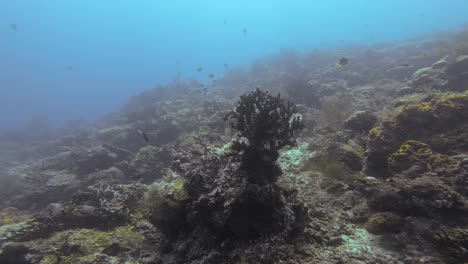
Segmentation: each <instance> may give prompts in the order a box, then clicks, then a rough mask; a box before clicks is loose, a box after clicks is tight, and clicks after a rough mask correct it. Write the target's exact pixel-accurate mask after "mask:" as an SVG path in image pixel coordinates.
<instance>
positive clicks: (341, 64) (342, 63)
mask: <svg viewBox="0 0 468 264" xmlns="http://www.w3.org/2000/svg"><path fill="white" fill-rule="evenodd" d="M348 62H349V59H348V58H341V59H340V60H339V61H338V62H337V63H336V67H339V68H341V67H343V66H345V65H346V64H348Z"/></svg>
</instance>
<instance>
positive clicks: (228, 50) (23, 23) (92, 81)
mask: <svg viewBox="0 0 468 264" xmlns="http://www.w3.org/2000/svg"><path fill="white" fill-rule="evenodd" d="M467 10H468V1H466V0H432V1H431V0H392V1H390V0H380V1H377V0H369V1H364V0H361V1H351V0H334V1H333V0H323V1H321V0H305V1H294V0H290V1H275V0H235V1H223V0H212V1H209V0H204V1H203V0H198V1H195V0H170V1H169V0H168V1H162V0H55V1H54V0H0V130H6V129H13V128H15V127H18V126H20V125H21V124H22V123H24V122H25V121H28V120H31V119H35V118H41V119H47V120H48V121H49V122H50V123H51V124H60V123H62V122H63V121H65V120H67V119H72V118H86V119H89V120H95V119H97V118H100V117H101V116H102V115H103V114H105V113H108V112H111V111H115V110H117V109H118V107H120V106H121V105H122V104H124V103H125V101H126V100H127V99H128V97H129V96H130V95H133V94H136V93H138V92H139V91H142V90H146V89H150V88H152V87H153V86H154V85H156V84H159V83H165V82H168V81H170V80H172V79H174V78H175V77H176V76H178V75H180V76H181V78H183V79H203V78H206V75H207V74H208V73H214V74H215V75H217V76H220V75H222V74H223V71H224V64H225V63H226V64H228V65H229V67H234V66H236V67H237V66H243V67H247V66H248V65H249V64H250V63H251V62H252V61H253V60H255V59H256V58H259V57H262V56H264V55H267V54H271V53H275V52H278V51H279V50H281V49H284V48H293V49H296V50H298V51H307V50H309V49H313V48H327V47H333V46H337V45H347V44H363V45H368V44H372V43H378V42H385V41H396V40H400V39H406V38H411V37H416V36H418V35H422V34H427V33H431V32H437V31H445V30H452V29H454V28H456V27H457V26H459V25H461V24H463V23H465V22H467V20H468V17H467V16H466V11H467ZM12 23H15V24H16V25H17V29H16V31H15V30H13V29H12V27H11V26H10V24H12ZM244 29H245V30H246V34H244V32H243V31H244ZM200 66H201V67H203V68H204V71H203V73H202V74H200V73H197V72H196V70H195V69H196V68H197V67H200Z"/></svg>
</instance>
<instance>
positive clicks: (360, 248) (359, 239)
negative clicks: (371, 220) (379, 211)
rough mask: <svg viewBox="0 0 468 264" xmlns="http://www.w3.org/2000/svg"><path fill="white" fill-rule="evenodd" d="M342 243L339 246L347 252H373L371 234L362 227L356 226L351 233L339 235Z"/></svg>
mask: <svg viewBox="0 0 468 264" xmlns="http://www.w3.org/2000/svg"><path fill="white" fill-rule="evenodd" d="M341 239H343V241H344V243H343V244H342V245H341V246H340V247H342V248H343V250H344V251H345V252H347V253H352V254H365V253H371V252H373V250H372V247H371V246H370V245H371V235H370V234H369V233H368V232H367V231H366V230H365V229H362V228H356V230H355V232H354V233H353V234H351V235H341Z"/></svg>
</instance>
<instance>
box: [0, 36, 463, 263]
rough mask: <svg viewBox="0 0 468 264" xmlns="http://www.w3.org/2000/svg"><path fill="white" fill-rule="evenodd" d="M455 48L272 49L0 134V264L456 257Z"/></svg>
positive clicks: (459, 197)
mask: <svg viewBox="0 0 468 264" xmlns="http://www.w3.org/2000/svg"><path fill="white" fill-rule="evenodd" d="M466 37H467V33H466V31H465V32H461V33H454V34H452V33H450V34H444V35H440V36H433V37H431V38H426V37H424V38H419V39H413V40H408V41H404V42H400V43H388V44H379V45H369V46H366V47H358V46H355V47H348V48H346V49H343V48H333V49H327V50H315V51H311V52H306V53H303V54H301V53H297V52H295V51H291V50H286V51H282V52H280V53H279V54H277V55H272V56H269V57H266V58H263V59H260V60H258V61H256V62H255V63H254V64H253V65H252V67H251V68H250V69H236V68H229V69H227V70H226V71H225V74H224V76H219V78H217V82H216V86H210V87H208V88H207V89H206V91H205V90H202V89H201V88H200V87H201V86H200V85H201V84H200V83H199V82H197V81H186V82H184V81H181V80H180V79H177V80H175V81H173V82H171V83H168V84H166V85H163V86H157V87H155V88H154V89H151V90H149V91H145V92H142V93H140V94H139V95H136V96H134V97H132V98H131V99H130V100H129V102H128V104H127V105H125V107H123V108H122V109H121V110H120V111H119V112H117V113H114V114H111V115H109V116H107V117H105V118H103V119H101V120H99V121H97V122H96V123H86V122H83V121H80V120H75V121H71V122H70V123H69V124H67V125H66V126H65V127H63V128H57V129H55V128H51V127H49V126H48V124H47V123H45V122H44V121H41V120H36V121H33V122H31V123H30V124H29V125H28V126H26V127H25V128H24V129H23V130H20V131H16V132H11V133H5V134H2V135H0V263H2V264H3V263H5V264H12V263H15V264H17V263H20V264H21V263H25V264H39V263H41V264H47V263H146V264H150V263H169V264H175V263H288V264H295V263H377V264H379V263H382V264H383V263H385V264H400V263H463V262H466V261H467V259H468V254H467V252H468V245H467V237H468V236H467V230H468V91H466V90H467V88H468V81H467V80H468V79H467V62H468V58H467V56H466V54H467V52H466V51H467V45H466ZM422 51H423V52H422ZM343 54H347V56H348V54H349V58H350V63H349V64H348V65H346V66H345V67H341V68H337V67H332V66H330V65H333V64H334V63H335V62H336V58H339V57H342V56H343ZM441 58H442V59H441ZM418 69H419V70H418ZM276 94H278V95H277V96H276ZM279 94H281V95H279ZM238 96H240V99H239V100H235V99H236V98H238ZM287 100H291V101H293V102H295V103H297V104H298V105H293V104H292V103H289V102H288V101H287ZM138 130H141V131H144V132H145V134H146V136H147V139H148V141H146V140H145V139H144V138H143V137H142V135H141V133H140V132H138Z"/></svg>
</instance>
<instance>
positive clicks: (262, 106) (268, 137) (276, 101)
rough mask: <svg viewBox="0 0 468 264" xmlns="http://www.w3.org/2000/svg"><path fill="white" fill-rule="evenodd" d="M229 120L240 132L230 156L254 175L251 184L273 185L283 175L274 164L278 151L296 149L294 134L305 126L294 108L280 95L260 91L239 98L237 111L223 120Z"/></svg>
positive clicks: (230, 113) (233, 111) (250, 178)
mask: <svg viewBox="0 0 468 264" xmlns="http://www.w3.org/2000/svg"><path fill="white" fill-rule="evenodd" d="M229 119H231V120H234V122H233V123H231V125H232V127H233V128H234V129H235V130H237V131H238V136H237V138H236V139H235V140H234V142H233V143H232V146H231V151H232V152H231V153H232V155H233V156H235V157H238V158H240V161H241V162H242V166H243V168H244V169H245V170H247V171H249V172H251V173H249V175H251V176H252V177H249V181H250V182H253V183H258V184H267V183H272V182H274V181H275V180H276V178H277V176H279V175H280V174H281V173H280V169H279V167H278V166H276V164H275V161H276V160H277V159H278V157H279V153H278V151H279V150H280V149H282V148H283V147H285V146H294V145H295V140H294V132H295V131H297V130H299V129H302V128H303V127H304V125H303V123H302V118H301V115H299V114H298V113H297V112H296V107H295V105H293V104H292V103H290V102H287V103H286V102H284V100H283V99H282V98H281V96H280V94H278V95H277V96H272V95H270V94H269V93H268V92H264V91H261V90H260V89H258V88H257V90H255V91H253V92H250V93H249V94H245V95H242V96H241V97H240V100H239V102H238V103H237V106H236V107H235V108H234V110H232V111H231V112H229V113H228V114H227V115H226V116H225V118H224V120H225V121H227V120H229Z"/></svg>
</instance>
